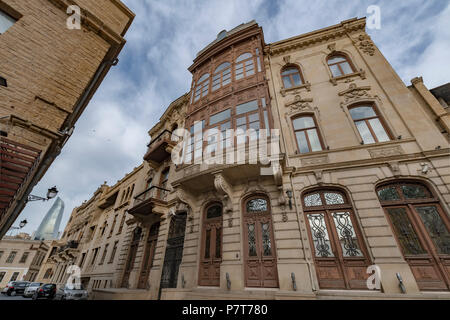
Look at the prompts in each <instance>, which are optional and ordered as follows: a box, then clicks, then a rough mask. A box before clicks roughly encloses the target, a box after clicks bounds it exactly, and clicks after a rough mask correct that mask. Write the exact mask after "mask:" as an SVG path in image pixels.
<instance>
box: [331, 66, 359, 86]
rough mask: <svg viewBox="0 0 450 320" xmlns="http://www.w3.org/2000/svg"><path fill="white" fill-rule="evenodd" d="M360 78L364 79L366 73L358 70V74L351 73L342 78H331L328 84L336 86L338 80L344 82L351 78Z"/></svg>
mask: <svg viewBox="0 0 450 320" xmlns="http://www.w3.org/2000/svg"><path fill="white" fill-rule="evenodd" d="M358 76H359V77H361V79H362V80H364V79H366V72H365V71H364V70H363V69H359V71H358V72H353V73H350V74H345V75H343V76H339V77H332V78H331V79H330V82H331V83H332V84H333V85H334V86H337V84H338V81H339V80H344V79H349V78H353V77H358Z"/></svg>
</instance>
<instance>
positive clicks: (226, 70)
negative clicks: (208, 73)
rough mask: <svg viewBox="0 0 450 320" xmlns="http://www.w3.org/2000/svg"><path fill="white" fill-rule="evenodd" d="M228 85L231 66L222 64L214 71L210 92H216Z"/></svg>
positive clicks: (227, 63) (226, 63)
mask: <svg viewBox="0 0 450 320" xmlns="http://www.w3.org/2000/svg"><path fill="white" fill-rule="evenodd" d="M229 83H231V64H230V63H229V62H224V63H222V64H221V65H220V66H218V67H217V68H216V70H215V71H214V75H213V82H212V91H216V90H218V89H220V88H221V87H224V86H226V85H227V84H229Z"/></svg>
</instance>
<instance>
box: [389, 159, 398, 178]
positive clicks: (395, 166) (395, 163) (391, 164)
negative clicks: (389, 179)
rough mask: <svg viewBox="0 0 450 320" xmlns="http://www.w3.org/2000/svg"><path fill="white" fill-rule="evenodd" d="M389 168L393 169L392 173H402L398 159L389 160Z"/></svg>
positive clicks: (395, 174) (396, 174)
mask: <svg viewBox="0 0 450 320" xmlns="http://www.w3.org/2000/svg"><path fill="white" fill-rule="evenodd" d="M389 168H390V169H391V171H392V175H394V176H398V175H400V168H399V164H398V161H392V162H389Z"/></svg>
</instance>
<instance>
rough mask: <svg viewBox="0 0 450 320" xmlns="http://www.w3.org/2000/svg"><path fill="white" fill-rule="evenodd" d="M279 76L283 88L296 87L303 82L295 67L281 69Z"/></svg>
mask: <svg viewBox="0 0 450 320" xmlns="http://www.w3.org/2000/svg"><path fill="white" fill-rule="evenodd" d="M281 78H282V79H283V85H284V88H285V89H289V88H292V87H297V86H300V85H302V84H303V78H302V75H301V73H300V70H299V69H298V68H297V67H294V66H290V67H287V68H284V69H283V70H282V71H281Z"/></svg>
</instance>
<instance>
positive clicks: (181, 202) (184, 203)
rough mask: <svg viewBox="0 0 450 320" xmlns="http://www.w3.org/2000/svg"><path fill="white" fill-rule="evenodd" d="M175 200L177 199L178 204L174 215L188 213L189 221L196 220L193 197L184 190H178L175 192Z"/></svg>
mask: <svg viewBox="0 0 450 320" xmlns="http://www.w3.org/2000/svg"><path fill="white" fill-rule="evenodd" d="M174 193H175V199H176V201H177V202H176V204H175V207H173V208H172V210H173V213H174V214H177V213H180V212H186V213H187V217H188V220H189V221H191V220H193V219H194V212H193V209H192V208H194V205H193V201H192V199H191V198H192V197H191V196H189V195H188V194H187V193H186V191H185V190H183V189H182V188H176V189H175V191H174Z"/></svg>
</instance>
